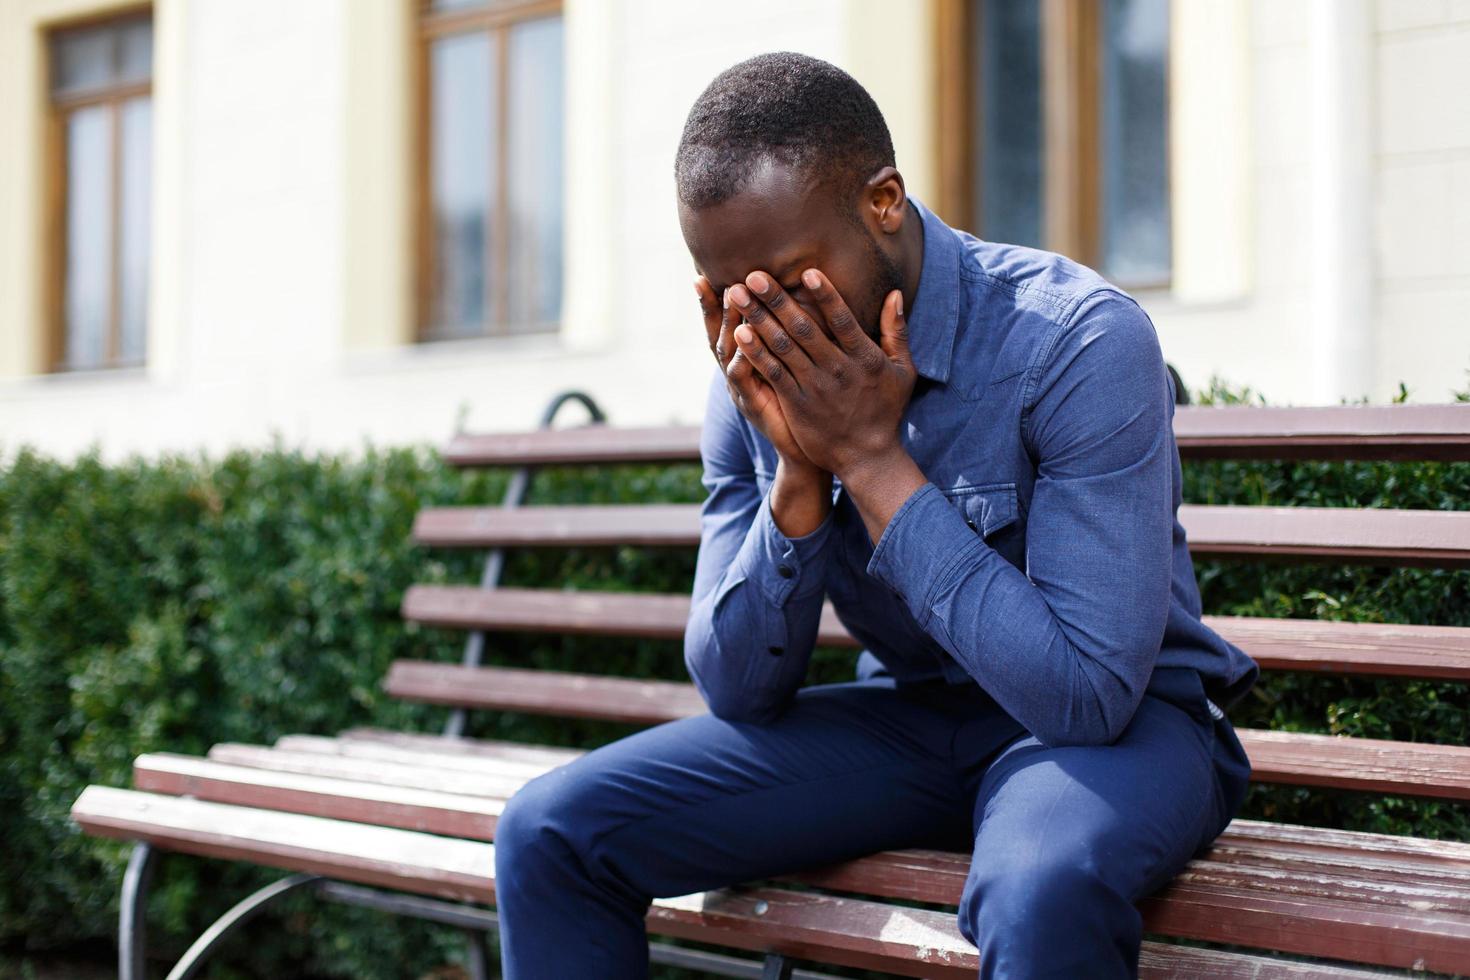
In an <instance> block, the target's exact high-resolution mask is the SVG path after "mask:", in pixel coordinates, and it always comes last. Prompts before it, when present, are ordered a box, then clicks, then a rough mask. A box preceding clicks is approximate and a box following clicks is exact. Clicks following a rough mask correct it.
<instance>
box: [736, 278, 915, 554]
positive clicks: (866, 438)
mask: <svg viewBox="0 0 1470 980" xmlns="http://www.w3.org/2000/svg"><path fill="white" fill-rule="evenodd" d="M802 282H803V283H804V284H805V285H806V288H807V290H808V291H809V292H810V293H811V294H812V296H813V297H814V298H815V299H816V302H817V305H818V307H820V309H821V311H822V316H823V318H824V319H825V320H826V328H827V330H826V332H824V331H823V329H822V327H821V326H820V325H818V324H817V323H816V322H815V321H813V319H812V318H811V317H810V316H809V315H808V314H807V312H806V311H805V310H804V309H802V308H801V306H799V305H798V304H797V303H796V301H794V300H793V299H791V297H790V296H788V295H787V294H786V292H785V290H783V289H782V288H781V287H780V285H778V284H777V283H776V281H775V280H774V279H773V278H772V277H771V276H769V275H767V274H766V273H764V272H760V271H756V272H752V273H750V275H748V276H746V277H745V283H744V284H743V285H741V284H738V283H737V284H736V285H734V286H731V287H730V290H729V294H728V295H729V300H730V305H731V306H732V307H734V308H735V309H737V310H738V311H739V312H740V313H741V314H742V315H743V316H744V318H745V320H746V323H744V324H741V325H740V326H738V327H736V328H735V329H734V331H733V335H734V338H735V342H736V345H737V349H738V351H739V353H740V355H741V356H743V357H744V358H745V359H746V361H747V362H748V363H749V365H750V366H752V367H754V368H755V369H756V370H757V371H759V372H760V374H761V375H762V377H763V378H764V379H765V381H766V383H767V384H768V385H769V386H770V388H771V390H772V392H774V394H775V398H776V401H777V402H778V403H779V405H780V408H781V411H782V414H783V416H784V418H785V420H786V424H787V427H788V428H789V430H790V432H791V435H792V438H793V439H794V440H795V441H796V443H797V445H798V446H799V447H800V448H801V450H802V452H804V453H805V454H806V456H807V458H808V459H810V460H812V462H813V463H815V464H816V465H817V466H820V467H822V468H823V469H826V470H829V471H830V472H832V473H835V474H837V476H839V477H841V479H842V483H843V485H844V486H845V487H847V489H848V491H849V493H850V494H851V495H852V498H853V501H854V503H856V504H857V507H858V511H859V513H861V515H862V517H863V523H864V524H865V525H866V527H867V530H868V535H869V537H870V538H871V539H872V540H873V541H874V542H876V541H877V540H878V538H879V536H881V535H882V533H883V529H884V528H886V527H887V526H888V522H889V520H890V519H892V517H893V513H894V512H895V511H896V510H897V509H898V507H899V506H900V505H901V504H902V503H903V502H904V500H906V499H907V498H908V496H909V495H910V494H912V493H913V491H914V490H916V489H918V488H919V487H920V486H922V485H923V484H924V481H925V479H926V477H925V476H924V474H923V472H922V471H920V469H919V467H918V465H917V464H916V463H915V462H914V461H913V458H912V457H911V456H909V454H908V451H907V450H906V449H904V447H903V443H902V442H901V441H900V440H899V437H898V424H899V422H900V420H901V419H902V417H903V411H904V408H905V407H906V406H907V405H908V401H909V397H910V395H911V394H912V393H913V389H914V381H915V378H916V377H917V374H916V372H915V370H914V365H913V361H912V359H911V358H910V357H909V346H908V321H907V319H906V318H905V317H904V312H903V293H902V292H900V291H899V290H896V289H895V290H893V292H891V293H889V294H888V296H887V297H886V298H885V299H884V302H883V308H882V312H881V314H880V317H879V331H880V334H879V337H880V343H877V344H875V343H873V341H872V339H871V338H869V337H868V335H867V334H866V333H864V332H863V329H862V327H861V325H859V323H858V321H857V318H856V317H855V316H853V314H852V311H851V310H850V309H849V308H848V306H847V303H846V302H844V301H843V299H842V297H841V296H840V295H839V294H838V292H837V290H836V288H835V287H834V286H833V285H832V283H831V281H830V280H828V279H827V277H826V276H825V275H823V274H822V273H821V272H819V271H817V270H815V269H808V270H806V272H804V273H802ZM828 333H830V335H831V339H828Z"/></svg>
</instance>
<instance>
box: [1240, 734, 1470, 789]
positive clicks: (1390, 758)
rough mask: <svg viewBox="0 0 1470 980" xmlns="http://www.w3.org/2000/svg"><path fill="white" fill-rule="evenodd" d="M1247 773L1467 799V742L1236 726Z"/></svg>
mask: <svg viewBox="0 0 1470 980" xmlns="http://www.w3.org/2000/svg"><path fill="white" fill-rule="evenodd" d="M1237 734H1238V735H1239V736H1240V742H1241V744H1242V745H1243V746H1245V750H1246V754H1247V755H1249V756H1250V759H1251V769H1252V773H1251V775H1252V778H1254V779H1256V780H1258V781H1260V782H1265V783H1290V784H1292V785H1294V786H1326V787H1333V788H1337V789H1351V790H1359V791H1362V792H1370V793H1393V794H1406V795H1409V796H1437V797H1443V798H1447V799H1456V800H1470V747H1466V746H1461V745H1434V744H1430V743H1424V742H1394V741H1389V740H1387V739H1369V738H1346V737H1343V736H1335V735H1316V734H1308V733H1305V732H1278V731H1265V730H1261V729H1241V730H1238V732H1237Z"/></svg>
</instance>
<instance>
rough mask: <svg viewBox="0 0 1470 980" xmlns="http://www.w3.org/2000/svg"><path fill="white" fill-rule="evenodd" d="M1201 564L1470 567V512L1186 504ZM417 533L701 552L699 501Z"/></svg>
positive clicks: (499, 511)
mask: <svg viewBox="0 0 1470 980" xmlns="http://www.w3.org/2000/svg"><path fill="white" fill-rule="evenodd" d="M1179 520H1180V523H1181V524H1183V525H1184V528H1185V532H1186V534H1187V535H1188V538H1189V549H1190V553H1191V554H1192V555H1193V556H1195V557H1197V558H1211V557H1235V558H1239V557H1255V558H1273V559H1274V558H1280V559H1294V560H1300V561H1312V560H1328V559H1330V560H1336V561H1346V562H1354V563H1364V564H1385V565H1428V566H1437V567H1440V566H1442V567H1463V566H1470V511H1444V510H1384V509H1363V508H1354V507H1237V506H1217V505H1212V504H1184V505H1182V506H1181V507H1180V508H1179ZM413 537H414V540H415V541H416V542H418V543H419V544H422V545H429V546H435V547H473V548H490V547H572V546H589V547H608V546H617V545H640V546H649V545H653V546H664V547H694V546H696V545H698V544H699V505H698V504H600V505H567V506H541V507H516V508H505V507H429V508H425V509H423V510H421V511H419V512H418V514H417V516H416V517H415V519H414V527H413Z"/></svg>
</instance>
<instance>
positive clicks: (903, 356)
mask: <svg viewBox="0 0 1470 980" xmlns="http://www.w3.org/2000/svg"><path fill="white" fill-rule="evenodd" d="M878 324H879V328H880V331H881V333H880V334H879V340H880V346H881V347H882V348H883V353H885V354H887V355H888V359H889V360H890V361H892V362H893V363H895V364H897V365H899V366H900V367H903V368H907V367H908V366H909V363H910V361H909V321H908V317H906V316H904V313H903V292H902V290H898V289H895V290H894V291H893V292H891V293H889V294H888V296H887V297H886V298H885V299H884V300H883V314H882V316H880V317H879V318H878Z"/></svg>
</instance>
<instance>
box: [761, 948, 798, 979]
mask: <svg viewBox="0 0 1470 980" xmlns="http://www.w3.org/2000/svg"><path fill="white" fill-rule="evenodd" d="M795 966H796V963H795V962H794V961H792V960H791V959H789V958H787V956H786V955H785V954H784V953H768V954H767V955H766V959H765V963H764V968H763V969H762V970H761V980H791V970H792V968H793V967H795Z"/></svg>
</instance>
